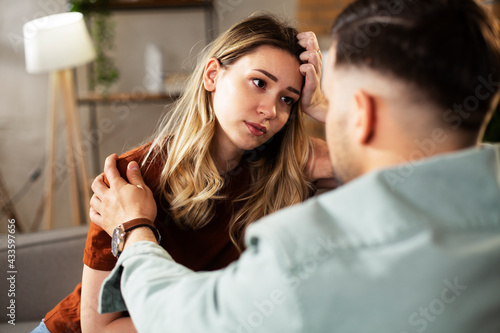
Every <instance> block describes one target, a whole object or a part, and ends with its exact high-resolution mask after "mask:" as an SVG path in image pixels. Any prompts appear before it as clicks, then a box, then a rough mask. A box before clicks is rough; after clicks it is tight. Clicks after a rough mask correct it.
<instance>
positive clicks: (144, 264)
mask: <svg viewBox="0 0 500 333" xmlns="http://www.w3.org/2000/svg"><path fill="white" fill-rule="evenodd" d="M144 230H147V229H144ZM148 232H149V231H148ZM153 239H154V237H153ZM264 242H265V241H263V240H261V239H257V238H255V239H254V240H253V241H252V242H251V244H249V247H248V249H247V250H246V251H245V252H244V253H243V255H242V257H241V258H240V259H239V260H238V261H237V262H235V263H233V264H231V265H230V266H228V267H227V268H226V269H224V270H220V271H215V272H202V273H195V272H193V271H191V270H189V269H187V268H185V267H184V266H182V265H179V264H177V263H175V262H173V261H172V260H171V258H170V256H169V255H168V253H167V252H166V251H165V250H164V249H163V248H161V247H160V246H158V245H156V244H154V243H153V242H136V243H134V244H133V245H129V246H128V247H127V248H126V249H125V251H124V252H123V253H122V255H121V256H120V258H119V260H118V263H117V266H116V267H115V269H114V270H113V271H112V273H111V275H110V276H109V277H108V278H107V279H106V280H105V282H104V284H103V288H102V291H101V305H100V310H101V311H104V312H106V311H116V310H117V308H116V307H115V305H116V304H119V305H122V306H123V305H124V304H126V305H127V309H128V311H129V313H130V315H131V317H132V319H133V321H134V324H135V326H136V328H137V330H138V332H162V331H168V332H172V333H175V332H246V331H249V330H250V331H252V330H255V331H262V332H281V331H283V332H284V331H286V332H296V331H299V330H300V328H301V325H302V322H301V315H300V311H299V307H298V304H297V300H296V299H295V295H294V290H293V288H292V285H291V284H290V283H288V280H287V274H285V270H284V269H283V267H282V264H281V262H280V260H279V258H278V256H277V255H276V252H275V250H274V249H273V247H272V246H270V245H269V242H266V243H267V244H264Z"/></svg>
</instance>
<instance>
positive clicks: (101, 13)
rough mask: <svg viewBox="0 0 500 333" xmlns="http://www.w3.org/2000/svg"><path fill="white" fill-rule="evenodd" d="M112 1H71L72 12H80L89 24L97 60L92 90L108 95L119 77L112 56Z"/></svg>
mask: <svg viewBox="0 0 500 333" xmlns="http://www.w3.org/2000/svg"><path fill="white" fill-rule="evenodd" d="M109 2H110V0H70V4H71V11H74V12H80V13H82V14H83V15H84V16H85V19H86V21H87V23H88V24H89V30H90V34H91V36H92V39H93V41H94V46H95V50H96V59H95V61H94V63H93V67H92V71H91V76H90V88H91V89H92V90H94V89H95V90H97V91H98V92H100V93H102V94H107V93H108V90H109V88H110V86H111V85H112V84H113V83H114V82H116V80H117V79H118V77H119V71H118V68H117V67H116V65H115V62H114V59H113V58H112V57H111V56H110V53H111V52H112V50H113V48H114V39H115V23H114V22H113V21H112V19H111V13H110V11H109Z"/></svg>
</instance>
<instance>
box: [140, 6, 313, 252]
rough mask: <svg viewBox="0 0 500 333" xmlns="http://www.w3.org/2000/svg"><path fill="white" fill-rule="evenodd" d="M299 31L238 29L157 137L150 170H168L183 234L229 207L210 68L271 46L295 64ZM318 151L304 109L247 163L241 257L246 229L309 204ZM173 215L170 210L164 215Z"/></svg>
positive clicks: (265, 23) (260, 26)
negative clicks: (213, 150) (218, 155)
mask: <svg viewBox="0 0 500 333" xmlns="http://www.w3.org/2000/svg"><path fill="white" fill-rule="evenodd" d="M297 33H298V32H297V30H296V29H295V28H293V27H290V26H288V25H286V24H285V23H283V22H282V21H280V20H279V19H278V18H276V17H274V16H271V15H268V14H266V15H262V14H261V15H254V16H250V17H249V18H247V19H245V20H243V21H242V22H240V23H237V24H235V25H234V26H232V27H231V28H230V29H229V30H227V31H226V32H225V33H223V34H222V35H221V36H219V37H218V38H217V39H216V40H215V41H213V42H212V43H211V44H210V45H208V46H207V47H206V48H205V49H204V51H203V53H202V57H201V59H200V61H199V62H198V65H197V67H196V69H195V71H194V73H193V74H192V76H191V78H190V80H189V82H188V83H187V86H186V89H185V92H184V94H183V95H182V97H181V98H180V99H179V100H178V102H177V103H176V105H175V106H174V108H173V110H172V111H171V112H169V113H168V114H166V116H165V118H164V119H163V121H162V122H161V123H160V126H159V129H158V131H157V133H156V134H155V135H154V139H153V142H152V144H151V147H150V149H149V151H148V153H147V154H146V156H145V158H144V160H143V163H142V167H143V168H145V167H147V165H151V162H154V161H155V160H156V161H159V162H161V163H164V165H163V167H162V172H161V176H160V179H159V182H158V189H159V191H161V194H162V196H163V198H164V199H166V202H167V203H168V206H169V207H168V208H167V209H168V211H169V213H170V215H171V217H172V218H173V220H174V222H175V223H176V224H178V225H179V226H180V227H183V228H192V229H198V228H201V227H203V226H205V225H206V224H207V223H208V222H209V221H210V220H211V219H212V218H213V216H214V214H215V203H216V201H217V200H224V199H226V198H224V197H223V196H222V195H220V193H219V192H220V190H221V189H222V187H223V185H224V175H220V174H219V171H218V170H217V168H216V166H215V163H214V160H213V159H212V156H211V154H210V143H211V142H212V138H213V136H214V133H215V128H216V126H215V125H216V116H215V113H214V111H213V109H212V104H211V96H210V93H209V92H207V91H206V90H205V88H204V85H203V74H204V70H205V65H206V63H207V61H208V60H209V59H210V58H216V59H218V60H219V62H220V63H221V64H222V66H223V67H226V66H231V65H232V64H233V63H235V62H236V61H237V60H238V59H240V58H241V57H244V56H245V55H247V54H249V53H251V52H253V51H254V50H255V49H257V48H258V47H259V46H262V45H270V46H273V47H276V48H279V49H282V50H285V51H287V52H289V53H290V54H292V55H293V56H295V57H296V58H297V60H298V61H299V63H300V62H301V61H300V59H299V55H300V53H301V52H303V51H304V49H303V48H302V47H301V46H300V45H298V43H297V37H296V36H297ZM310 147H311V143H310V139H309V136H308V135H307V134H306V132H305V129H304V125H303V114H302V112H301V110H300V107H299V102H297V103H295V105H294V106H293V107H292V110H291V113H290V117H289V119H288V122H287V123H286V125H285V126H284V128H283V129H282V130H281V131H280V132H278V133H277V134H276V135H274V137H273V138H272V139H270V140H269V141H268V142H266V143H265V144H264V145H262V146H260V147H257V148H256V149H254V150H253V151H251V152H250V153H249V154H246V156H244V157H243V159H244V161H242V163H246V167H248V169H249V171H250V176H251V184H250V186H249V188H248V190H246V191H245V192H244V193H243V194H242V195H241V196H240V197H239V198H236V199H235V200H237V201H241V202H242V203H243V205H242V208H241V209H240V210H239V211H237V212H234V213H233V217H232V220H231V221H230V224H229V230H230V231H229V232H230V236H231V240H232V241H233V243H234V244H235V245H236V246H237V247H238V248H239V249H240V250H241V247H242V243H243V234H244V230H245V228H246V227H247V226H248V225H249V224H250V223H252V222H253V221H255V220H258V219H259V218H261V217H263V216H265V215H267V214H270V213H273V212H275V211H277V210H279V209H281V208H284V207H286V206H289V205H293V204H295V203H298V202H301V201H303V200H305V199H307V197H308V196H309V195H310V193H311V187H310V185H311V184H310V183H309V182H308V181H307V179H306V176H305V173H304V171H305V168H306V163H307V160H308V158H309V155H310V153H311V148H310ZM164 208H165V207H164Z"/></svg>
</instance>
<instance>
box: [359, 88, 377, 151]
mask: <svg viewBox="0 0 500 333" xmlns="http://www.w3.org/2000/svg"><path fill="white" fill-rule="evenodd" d="M354 102H355V107H356V116H357V119H356V124H355V134H356V140H358V142H359V143H360V144H362V145H364V144H367V143H369V142H370V141H371V139H372V138H373V136H374V134H375V124H376V113H377V110H376V105H375V100H374V98H373V96H372V95H370V94H368V93H367V92H365V91H363V90H358V91H356V92H355V93H354Z"/></svg>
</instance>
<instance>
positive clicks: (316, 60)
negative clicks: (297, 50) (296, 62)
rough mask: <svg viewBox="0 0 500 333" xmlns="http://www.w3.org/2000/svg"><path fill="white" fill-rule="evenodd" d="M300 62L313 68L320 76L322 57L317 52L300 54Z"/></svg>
mask: <svg viewBox="0 0 500 333" xmlns="http://www.w3.org/2000/svg"><path fill="white" fill-rule="evenodd" d="M300 60H302V61H303V62H306V63H308V64H311V65H313V66H314V68H315V70H316V73H317V74H321V65H322V61H323V56H322V55H321V53H320V52H317V51H305V52H302V53H301V54H300Z"/></svg>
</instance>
